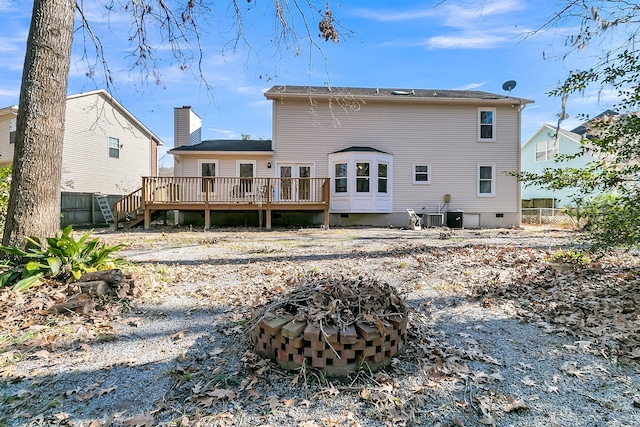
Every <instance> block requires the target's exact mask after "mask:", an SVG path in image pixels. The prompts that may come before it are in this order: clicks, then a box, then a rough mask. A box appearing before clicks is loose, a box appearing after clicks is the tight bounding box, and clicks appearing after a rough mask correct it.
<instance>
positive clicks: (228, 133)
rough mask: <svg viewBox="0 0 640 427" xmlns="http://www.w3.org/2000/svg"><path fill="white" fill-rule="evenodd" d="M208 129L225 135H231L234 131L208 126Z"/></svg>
mask: <svg viewBox="0 0 640 427" xmlns="http://www.w3.org/2000/svg"><path fill="white" fill-rule="evenodd" d="M207 130H210V131H213V132H217V133H221V134H223V135H225V136H231V135H233V131H232V130H226V129H216V128H207Z"/></svg>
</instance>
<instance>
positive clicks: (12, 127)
mask: <svg viewBox="0 0 640 427" xmlns="http://www.w3.org/2000/svg"><path fill="white" fill-rule="evenodd" d="M15 143H16V119H15V118H13V119H9V144H15Z"/></svg>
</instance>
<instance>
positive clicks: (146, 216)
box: [144, 208, 151, 230]
mask: <svg viewBox="0 0 640 427" xmlns="http://www.w3.org/2000/svg"><path fill="white" fill-rule="evenodd" d="M150 228H151V210H150V209H148V208H144V229H145V230H149V229H150Z"/></svg>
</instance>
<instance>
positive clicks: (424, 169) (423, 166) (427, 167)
mask: <svg viewBox="0 0 640 427" xmlns="http://www.w3.org/2000/svg"><path fill="white" fill-rule="evenodd" d="M413 183H414V184H431V163H414V164H413Z"/></svg>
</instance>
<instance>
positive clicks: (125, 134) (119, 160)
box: [0, 89, 163, 195]
mask: <svg viewBox="0 0 640 427" xmlns="http://www.w3.org/2000/svg"><path fill="white" fill-rule="evenodd" d="M17 113H18V107H17V106H10V107H6V108H2V109H0V167H4V166H9V165H11V163H12V161H13V147H14V146H13V143H14V137H15V122H16V116H17ZM161 145H163V143H162V141H161V140H160V138H158V137H157V136H156V135H155V134H154V133H153V132H152V131H151V130H149V129H148V128H147V127H146V126H145V125H144V124H142V123H141V122H140V121H139V120H138V119H136V118H135V117H134V116H133V114H131V113H130V112H129V111H127V109H126V108H124V107H123V106H122V105H121V104H120V103H119V102H118V101H116V100H115V99H114V98H113V97H112V96H111V95H110V94H109V93H108V92H107V91H105V90H103V89H101V90H96V91H92V92H87V93H82V94H78V95H70V96H68V97H67V109H66V116H65V130H64V147H63V155H62V188H61V189H60V190H61V192H71V193H101V194H110V195H125V194H127V193H130V192H132V191H134V190H135V189H137V188H138V187H140V182H141V178H142V177H143V176H155V175H157V171H158V165H157V159H158V147H159V146H161Z"/></svg>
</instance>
